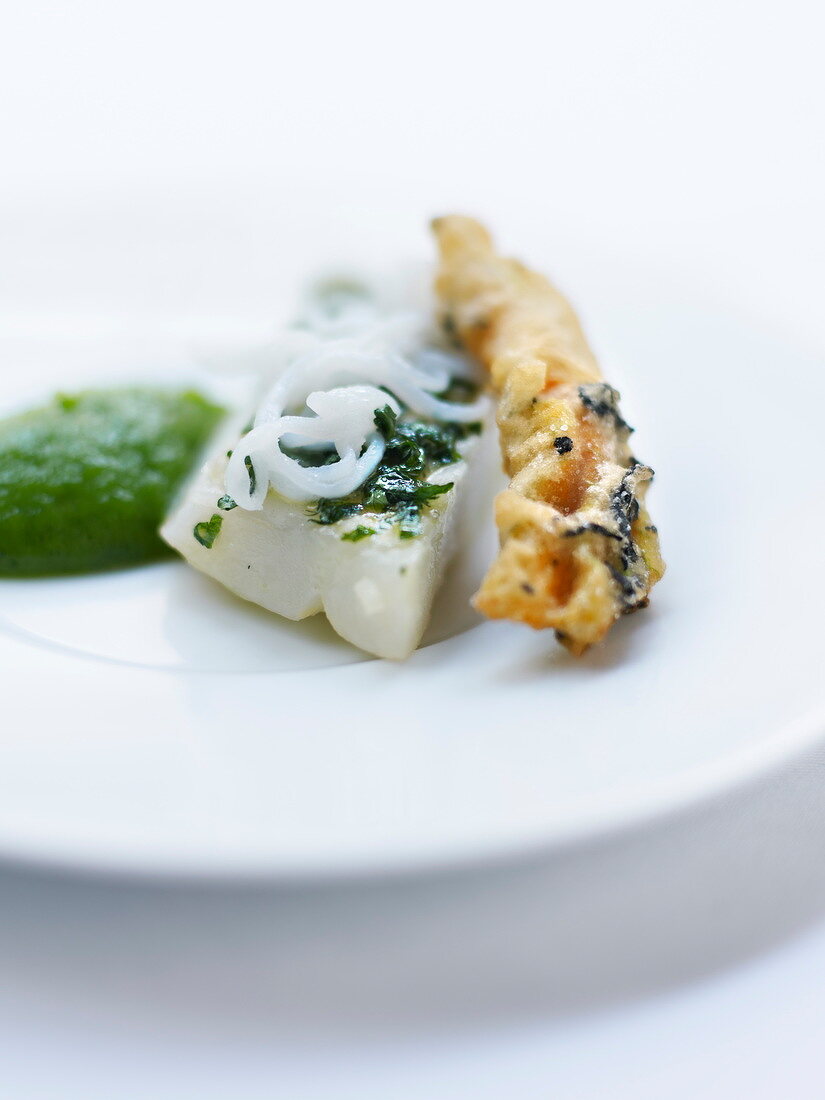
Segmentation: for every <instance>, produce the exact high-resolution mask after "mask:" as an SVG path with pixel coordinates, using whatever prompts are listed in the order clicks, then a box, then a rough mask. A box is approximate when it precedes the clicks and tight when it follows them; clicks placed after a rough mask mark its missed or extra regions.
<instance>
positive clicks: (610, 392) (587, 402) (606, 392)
mask: <svg viewBox="0 0 825 1100" xmlns="http://www.w3.org/2000/svg"><path fill="white" fill-rule="evenodd" d="M579 399H580V400H581V403H582V405H584V407H585V408H586V409H589V410H590V412H592V413H595V414H596V416H598V417H610V419H611V420H612V421H613V423H614V424H615V425H616V427H617V428H618V429H622V430H624V431H626V432H632V431H633V429H632V428H631V427H630V425H629V424H628V422H627V421H626V420H625V419H624V417H623V416H622V414H621V413H620V412H619V392H618V390H614V389H613V387H612V386H609V385H608V384H607V382H593V383H590V384H588V385H586V386H579Z"/></svg>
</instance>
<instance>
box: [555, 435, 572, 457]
mask: <svg viewBox="0 0 825 1100" xmlns="http://www.w3.org/2000/svg"><path fill="white" fill-rule="evenodd" d="M553 446H554V447H555V448H556V450H557V451H558V452H559V454H560V455H566V454H569V453H570V452H571V451H572V450H573V440H572V439H571V438H570V436H569V435H557V436H556V438H555V439H554V440H553Z"/></svg>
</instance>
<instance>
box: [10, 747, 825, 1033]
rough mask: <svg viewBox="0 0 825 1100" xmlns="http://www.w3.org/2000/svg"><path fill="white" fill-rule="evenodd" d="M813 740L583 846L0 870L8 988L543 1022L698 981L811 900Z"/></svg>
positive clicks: (292, 1024) (170, 1023) (817, 867)
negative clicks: (379, 869) (252, 880)
mask: <svg viewBox="0 0 825 1100" xmlns="http://www.w3.org/2000/svg"><path fill="white" fill-rule="evenodd" d="M822 767H823V750H822V748H818V749H817V750H816V751H814V752H810V751H809V752H808V753H807V754H806V755H805V756H804V758H801V759H798V760H796V761H795V762H794V763H793V764H792V765H789V766H787V767H786V768H785V769H784V771H783V772H782V774H775V775H774V776H773V777H772V778H770V779H762V780H761V781H759V782H758V783H755V784H752V785H749V786H748V787H747V788H742V789H739V790H737V791H735V792H733V793H729V794H728V795H726V796H725V797H724V798H719V799H716V800H714V801H713V802H711V803H708V804H705V805H703V806H699V807H694V808H693V809H692V810H691V811H689V812H685V813H682V814H680V815H679V816H677V817H673V818H671V819H670V820H668V821H664V822H662V821H660V822H659V823H657V824H650V825H648V826H647V827H646V828H637V829H634V830H633V831H629V832H627V833H625V834H623V835H617V836H614V837H612V838H611V839H609V840H606V841H604V842H601V843H593V844H591V845H590V846H588V847H586V848H579V849H577V850H575V851H574V850H570V851H567V852H564V851H563V852H559V853H556V854H553V855H545V856H535V857H534V858H531V859H529V860H524V861H522V862H521V863H519V864H507V865H500V866H496V867H488V868H486V869H477V870H473V871H469V870H465V871H461V872H456V873H453V874H446V873H443V874H438V875H432V876H428V877H420V878H411V879H397V880H395V881H392V880H381V881H373V882H370V881H363V882H358V883H347V884H338V885H326V886H316V887H292V888H285V887H282V888H273V887H269V886H264V885H261V886H245V887H242V888H234V889H227V888H217V887H215V888H210V887H206V886H198V887H195V886H177V887H175V886H169V885H167V886H150V885H137V884H118V883H108V882H104V881H101V880H82V879H74V878H68V877H60V876H57V875H55V876H49V875H46V874H35V873H28V872H24V871H13V870H6V871H4V872H3V873H2V874H0V977H1V978H2V981H0V988H2V990H3V993H2V997H3V998H11V1001H12V1002H13V1001H14V998H15V997H17V996H18V995H22V994H25V997H24V1000H26V1001H27V1003H31V1002H32V998H33V997H35V998H38V997H39V998H41V999H42V1001H43V1002H44V1003H47V1004H48V1005H49V1006H50V1012H51V1013H54V1012H64V1013H65V1014H66V1015H67V1018H69V1017H71V1015H72V1014H73V1013H74V1011H75V1007H76V1005H77V1004H78V1003H82V1004H83V1005H84V1011H85V1012H86V1013H87V1015H88V1017H89V1019H90V1021H91V1023H92V1024H94V1020H95V1019H99V1020H100V1022H101V1025H102V1024H103V1022H104V1021H105V1020H106V1019H109V1018H111V1017H112V1016H115V1017H117V1018H118V1019H119V1020H120V1021H121V1022H122V1021H126V1022H127V1023H129V1024H130V1025H133V1026H136V1027H137V1026H143V1025H146V1026H151V1027H152V1028H153V1029H155V1030H160V1031H162V1032H163V1033H164V1034H166V1035H167V1036H175V1035H178V1036H180V1035H183V1034H190V1033H195V1034H197V1035H200V1036H202V1037H204V1036H205V1037H211V1036H216V1037H222V1038H224V1039H225V1038H228V1037H230V1036H232V1035H233V1034H234V1033H237V1035H238V1036H244V1037H245V1038H247V1039H248V1038H250V1037H253V1036H256V1035H260V1036H268V1037H270V1038H273V1039H274V1038H276V1037H279V1038H281V1039H283V1040H288V1039H291V1038H299V1037H303V1038H309V1037H311V1036H318V1035H319V1034H320V1035H329V1036H333V1035H337V1036H345V1037H346V1036H350V1035H360V1036H364V1035H365V1034H368V1035H374V1034H386V1033H387V1032H388V1031H389V1032H392V1033H398V1032H400V1033H402V1034H411V1033H412V1034H415V1035H420V1034H421V1033H422V1032H428V1031H430V1030H437V1031H443V1029H444V1028H445V1027H449V1028H453V1029H456V1028H464V1027H472V1026H478V1025H485V1024H501V1023H504V1022H507V1021H513V1020H514V1018H515V1019H521V1020H525V1019H537V1020H549V1019H553V1018H558V1017H563V1016H566V1015H570V1014H573V1013H580V1012H583V1011H587V1010H591V1009H594V1008H599V1007H604V1006H607V1005H610V1004H614V1003H617V1002H620V1001H623V1000H626V999H628V998H637V997H641V996H644V995H650V994H653V993H656V992H658V991H662V990H664V989H667V988H668V987H671V986H674V985H676V984H679V983H684V982H689V981H695V980H697V979H699V978H702V977H704V976H706V975H709V974H712V973H714V972H715V971H718V970H720V969H722V968H725V967H730V966H732V965H735V964H737V963H741V962H743V961H744V960H746V959H748V958H750V957H752V956H754V955H756V954H757V953H759V952H763V951H765V950H768V949H770V948H771V947H773V946H775V945H776V944H778V943H780V942H781V941H782V940H784V939H785V938H786V937H789V936H791V935H793V934H795V933H798V932H800V931H801V930H802V929H804V928H805V927H806V926H808V925H810V924H811V923H812V922H813V921H815V920H817V919H818V918H820V917H821V915H822V914H823V911H825V829H823V828H822V799H821V783H822Z"/></svg>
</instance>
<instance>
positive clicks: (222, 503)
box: [218, 493, 238, 512]
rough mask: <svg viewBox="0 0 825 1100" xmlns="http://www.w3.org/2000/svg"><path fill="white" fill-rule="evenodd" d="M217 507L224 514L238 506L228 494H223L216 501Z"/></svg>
mask: <svg viewBox="0 0 825 1100" xmlns="http://www.w3.org/2000/svg"><path fill="white" fill-rule="evenodd" d="M218 507H219V508H221V509H222V510H223V511H224V512H231V511H232V509H233V508H237V507H238V505H237V503H236V502H235V501H234V500H233V499H232V497H231V496H229V494H228V493H224V495H223V496H222V497H221V498H220V500H219V501H218Z"/></svg>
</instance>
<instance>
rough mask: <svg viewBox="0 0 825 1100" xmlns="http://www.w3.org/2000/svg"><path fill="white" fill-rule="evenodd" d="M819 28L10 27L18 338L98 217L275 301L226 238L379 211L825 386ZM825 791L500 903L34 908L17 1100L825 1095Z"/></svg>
mask: <svg viewBox="0 0 825 1100" xmlns="http://www.w3.org/2000/svg"><path fill="white" fill-rule="evenodd" d="M818 7H819V6H818V5H817V4H814V3H802V2H790V3H788V2H785V3H782V4H779V3H763V2H752V3H736V2H734V0H719V2H716V3H712V4H711V3H702V2H698V3H697V2H693V3H668V2H663V0H660V2H658V3H639V2H633V0H630V2H626V3H624V4H610V3H606V2H597V0H588V2H580V3H577V4H575V5H571V4H565V5H562V4H554V3H549V4H528V3H524V2H509V3H507V4H502V5H495V6H484V5H482V4H473V5H470V4H465V3H453V4H449V3H441V4H434V3H429V2H422V3H418V4H416V5H408V6H406V7H397V6H394V5H390V4H382V5H379V4H373V3H361V2H357V0H354V2H351V3H348V4H335V5H333V4H317V3H316V4H303V5H301V6H300V7H299V6H298V5H294V6H293V5H290V6H287V5H281V4H278V3H268V4H264V3H248V2H242V3H237V2H236V3H232V4H228V3H219V4H215V3H211V4H210V3H206V2H201V3H198V4H194V3H182V2H179V0H173V2H166V3H162V4H161V3H155V2H143V3H140V4H134V3H117V2H112V0H109V2H108V3H103V2H101V3H90V2H71V0H69V2H65V0H64V2H62V3H52V4H45V3H27V4H25V5H23V4H18V3H15V4H10V3H6V4H5V5H2V31H0V123H1V124H2V129H1V130H0V231H2V233H3V236H4V237H5V240H6V243H5V244H3V241H2V239H0V294H2V295H3V300H0V308H3V301H5V308H7V309H12V310H13V307H14V302H15V300H16V298H17V296H18V294H19V293H20V294H22V291H23V290H26V291H27V292H28V291H30V289H31V287H32V286H38V285H41V284H42V285H43V287H44V292H43V293H44V295H47V296H48V295H52V296H53V297H54V296H60V295H64V296H65V299H66V302H67V309H68V308H70V307H71V301H72V294H73V289H72V287H71V279H70V274H71V249H70V248H69V243H70V244H71V247H72V248H75V247H82V246H83V239H82V225H83V219H84V217H86V216H87V215H88V213H89V212H90V211H93V212H94V213H95V216H105V217H110V218H111V222H112V226H113V232H122V231H123V230H122V228H121V227H122V226H123V225H124V224H125V223H128V219H129V218H130V217H134V218H135V219H138V221H139V212H140V210H141V209H142V204H143V207H145V205H146V203H147V202H149V201H151V203H153V204H154V205H155V207H157V206H158V205H159V206H160V207H161V208H166V207H168V210H169V211H170V212H172V211H179V210H181V209H186V208H188V209H190V210H191V211H192V212H193V213H192V217H193V218H196V219H198V221H199V222H202V223H203V225H204V227H205V233H208V232H209V227H210V226H212V225H214V226H215V234H216V237H215V249H216V254H218V255H220V256H223V257H226V258H228V259H235V258H237V259H238V262H243V256H244V255H248V254H254V256H255V262H257V263H261V262H266V260H267V258H268V257H269V255H270V254H271V255H272V257H273V259H272V266H273V271H274V270H276V269H277V240H275V239H272V238H270V237H261V238H256V237H255V235H254V233H253V234H249V231H248V229H244V230H243V232H242V231H241V230H240V229H239V230H238V234H239V239H237V240H235V239H233V237H232V231H231V227H232V226H235V225H238V226H242V227H248V226H249V225H250V224H252V225H254V224H255V218H256V214H258V213H260V215H261V218H262V220H263V219H264V215H266V217H267V218H268V219H270V220H271V217H272V215H273V211H275V212H276V213H277V217H278V218H279V219H280V221H279V224H281V225H282V226H283V228H284V232H291V233H293V234H305V235H306V239H307V253H308V256H316V255H319V256H320V255H323V252H324V248H325V247H327V248H329V247H333V245H330V243H329V242H330V241H332V242H334V240H335V233H336V229H335V227H336V225H339V226H340V225H341V224H348V225H352V224H355V225H356V226H357V225H359V224H364V222H365V219H367V218H369V217H370V216H371V215H372V213H373V212H376V214H375V216H379V214H378V213H377V212H378V211H380V212H381V213H380V216H381V217H384V218H387V217H388V212H389V213H390V214H391V215H392V218H393V219H394V220H395V222H396V223H397V224H398V225H399V226H401V227H403V228H402V229H401V230H399V232H400V233H401V234H402V235H406V236H408V237H411V236H412V234H413V233H414V232H416V231H418V227H419V225H420V223H421V221H422V220H423V219H424V218H425V217H426V216H428V215H429V214H431V213H434V212H438V211H441V210H446V209H451V208H461V209H465V210H468V211H470V212H474V213H478V214H480V215H482V216H485V217H486V218H488V219H489V220H490V221H492V222H493V223H494V224H495V226H496V228H497V230H498V232H499V235H500V236H501V237H504V238H505V239H509V240H510V241H512V242H514V244H518V246H519V247H520V249H521V251H522V252H526V251H528V249H529V226H530V225H531V224H535V223H536V222H537V221H540V222H541V224H542V225H543V226H545V227H547V226H549V227H551V229H552V230H553V231H555V232H557V233H558V234H559V236H560V238H561V237H563V238H564V239H565V240H574V241H580V242H581V243H582V247H583V248H588V249H593V248H595V249H596V250H601V252H602V253H605V254H610V255H615V256H618V257H622V256H628V257H629V258H630V257H632V259H633V261H634V264H636V266H638V264H639V263H640V262H642V263H644V264H646V265H648V266H649V267H652V268H654V269H657V270H658V269H660V270H661V271H662V272H663V273H667V276H668V277H669V278H677V279H682V280H684V282H685V284H686V285H688V284H696V283H700V284H701V285H702V286H703V288H704V290H705V292H706V293H708V294H709V295H710V296H712V297H715V298H716V299H717V300H718V301H720V302H724V303H726V305H727V308H729V309H731V310H733V311H736V312H738V313H739V314H740V315H742V316H743V317H745V318H747V317H750V318H752V319H753V321H754V323H757V322H758V323H759V324H761V325H762V326H767V327H770V328H773V329H775V330H778V331H780V332H784V333H785V334H786V335H787V337H788V338H789V339H790V340H791V341H793V342H795V343H796V344H799V345H807V346H809V347H813V348H814V349H817V350H818V351H820V352H822V351H823V350H825V313H824V312H823V309H822V292H823V290H824V289H825V222H824V221H823V217H822V211H821V207H822V195H823V192H824V191H825V153H824V152H823V149H824V148H825V146H824V145H823V138H822V135H823V131H824V130H825V76H823V65H822V38H823V34H822V32H823V29H825V28H823V25H822V23H821V20H820V18H819V10H818ZM298 194H300V195H301V196H302V198H303V201H304V202H306V197H307V196H308V195H309V196H311V197H315V199H316V200H317V221H315V222H313V223H312V224H309V223H307V222H306V221H305V222H303V223H302V224H298V225H295V224H291V219H290V214H289V211H290V202H291V200H292V198H294V196H296V195H298ZM67 211H73V212H74V213H73V214H72V215H71V216H70V215H69V214H68V213H66V212H67ZM168 217H169V226H170V228H169V232H170V240H171V241H172V244H174V233H175V229H174V216H173V214H172V213H169V215H168ZM227 226H229V227H230V229H227V228H226V227H227ZM77 227H81V229H78V228H77ZM221 227H224V228H221ZM73 234H74V236H73ZM52 235H53V236H54V241H55V244H54V249H53V257H52V258H53V263H52V264H51V266H50V268H49V270H46V269H45V268H44V266H43V263H42V260H41V261H39V262H38V264H37V265H35V264H33V263H32V262H30V261H29V255H30V251H31V253H32V254H33V253H34V252H36V253H37V254H38V255H39V256H41V257H42V255H43V249H44V240H45V241H46V245H48V242H49V240H50V239H51V237H52ZM126 235H127V237H128V236H129V235H128V233H127V234H126ZM133 236H134V234H133ZM67 242H69V243H67ZM35 243H36V244H37V248H36V249H35V248H34V247H33V245H34V244H35ZM29 246H32V247H31V250H30V247H29ZM134 247H136V248H139V242H137V243H135V244H134ZM47 252H48V249H47ZM262 257H263V260H262ZM47 266H48V265H47ZM158 293H160V294H161V295H162V296H163V297H164V300H165V301H166V303H167V305H168V307H169V309H170V310H172V311H174V309H175V306H176V303H177V302H178V301H179V300H180V299H181V295H182V294H183V291H182V290H181V288H179V287H178V286H176V285H175V284H174V281H173V280H170V282H169V284H168V285H162V286H161V289H160V291H158V289H157V287H155V288H153V294H155V295H156V296H157V294H158ZM640 316H643V306H641V307H640ZM8 369H10V367H9V365H7V364H3V365H2V366H0V370H3V371H6V370H8ZM663 369H666V364H663ZM781 371H782V366H781V364H778V365H777V374H778V376H779V377H781ZM705 381H706V380H705V379H704V378H703V375H702V364H701V363H697V365H696V377H695V378H693V379H686V380H685V383H686V389H687V390H688V392H690V390H691V387H694V389H695V388H699V389H701V387H702V385H703V383H704V382H705ZM771 427H772V426H766V432H769V431H770V429H771ZM765 460H768V456H767V455H766V456H765ZM821 763H822V761H821V758H820V757H819V756H817V755H816V754H814V755H812V756H810V757H809V758H807V759H806V760H804V761H802V762H801V763H800V764H799V765H797V766H795V767H794V768H792V769H791V770H789V771H788V772H786V773H784V774H783V775H779V776H776V777H774V778H773V779H772V780H771V781H769V782H766V783H763V784H761V785H760V786H758V787H757V788H753V789H750V790H747V791H741V792H738V793H737V794H736V795H735V796H731V797H730V798H729V799H726V800H725V801H723V802H721V803H719V804H715V805H713V806H709V807H705V808H700V809H699V810H697V811H695V812H694V813H692V814H691V815H689V816H688V817H686V818H683V819H680V820H679V821H677V822H672V823H670V824H669V825H668V826H667V827H661V828H659V829H657V830H649V831H648V832H647V833H639V834H634V835H632V836H628V837H623V838H620V840H618V841H617V842H616V843H615V844H608V845H603V846H601V847H600V848H597V849H593V850H588V851H587V852H584V853H578V854H577V855H576V856H575V857H574V856H572V855H571V856H570V857H560V858H557V859H555V860H552V861H547V862H545V863H542V862H541V861H538V862H536V863H532V864H530V865H523V866H520V867H518V868H509V869H500V870H497V871H495V872H493V871H491V872H489V873H488V874H486V875H485V874H478V875H472V876H458V877H457V878H453V879H442V880H438V881H430V882H422V883H417V884H401V883H397V884H388V885H385V886H380V887H369V888H368V887H366V886H361V887H353V888H352V889H350V890H346V891H343V892H338V893H336V892H326V891H322V892H311V893H310V894H302V893H296V892H291V893H288V894H284V893H278V892H270V891H266V890H264V891H256V890H248V891H236V892H232V893H221V892H211V891H193V890H168V889H167V890H152V889H147V888H143V889H141V888H137V887H127V886H120V887H118V886H114V885H107V884H105V883H88V882H85V883H84V882H72V881H68V880H59V879H54V880H52V879H49V878H48V877H38V876H34V875H29V874H26V873H25V872H17V871H8V872H5V873H4V874H3V875H2V876H0V896H2V902H1V903H0V929H1V930H2V935H0V1055H1V1057H0V1092H2V1094H3V1095H4V1096H5V1095H8V1096H10V1097H13V1098H14V1100H17V1098H18V1097H19V1098H22V1100H28V1098H29V1097H37V1098H39V1097H44V1098H49V1100H51V1098H61V1100H62V1098H70V1100H73V1098H74V1097H78V1098H79V1097H83V1098H84V1100H96V1098H97V1097H101V1098H104V1097H105V1098H107V1100H111V1098H113V1097H114V1098H117V1100H120V1098H121V1097H122V1098H132V1097H136V1098H137V1097H140V1098H143V1097H147V1098H148V1097H152V1098H153V1100H165V1098H166V1097H169V1098H172V1097H174V1098H176V1100H181V1098H183V1097H189V1096H192V1097H198V1098H209V1097H213V1096H214V1097H221V1098H225V1097H228V1096H231V1097H232V1098H233V1100H235V1098H237V1100H253V1098H257V1097H264V1096H266V1097H272V1096H281V1095H283V1096H284V1097H289V1098H290V1100H303V1098H304V1097H306V1098H315V1097H318V1098H326V1097H335V1098H336V1100H337V1098H348V1097H350V1096H352V1097H356V1096H357V1097H359V1098H360V1100H363V1098H366V1097H372V1096H375V1097H381V1098H382V1100H395V1098H399V1100H402V1098H403V1100H407V1098H408V1097H409V1098H413V1097H415V1098H416V1100H417V1098H425V1100H440V1098H441V1097H444V1098H453V1097H464V1096H466V1097H468V1098H469V1097H472V1098H473V1100H478V1098H481V1097H487V1096H489V1097H491V1098H492V1097H497V1098H498V1097H505V1096H506V1097H510V1096H513V1097H518V1098H519V1100H521V1098H522V1097H523V1098H525V1100H527V1098H532V1097H553V1098H557V1097H558V1098H567V1097H571V1098H572V1097H576V1098H579V1097H581V1098H585V1097H586V1098H590V1097H605V1096H610V1097H628V1098H630V1097H632V1098H633V1100H645V1098H647V1097H650V1098H651V1100H653V1098H654V1097H655V1098H660V1097H694V1096H700V1095H701V1096H702V1097H720V1098H721V1097H732V1096H739V1095H749V1096H751V1097H785V1096H794V1097H803V1098H804V1097H808V1096H810V1097H814V1096H820V1095H821V1094H822V1087H823V1086H822V1079H823V1077H825V1054H823V1052H822V1051H823V1025H822V1023H821V1019H822V1015H823V1007H825V993H823V992H822V985H823V978H824V977H825V928H824V927H823V926H822V925H821V924H820V923H819V922H820V921H821V914H822V912H823V907H825V860H823V856H824V855H825V820H823V814H822V812H821V811H820V809H819V805H820V803H821V802H822V797H821Z"/></svg>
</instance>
